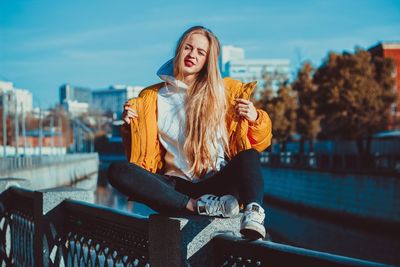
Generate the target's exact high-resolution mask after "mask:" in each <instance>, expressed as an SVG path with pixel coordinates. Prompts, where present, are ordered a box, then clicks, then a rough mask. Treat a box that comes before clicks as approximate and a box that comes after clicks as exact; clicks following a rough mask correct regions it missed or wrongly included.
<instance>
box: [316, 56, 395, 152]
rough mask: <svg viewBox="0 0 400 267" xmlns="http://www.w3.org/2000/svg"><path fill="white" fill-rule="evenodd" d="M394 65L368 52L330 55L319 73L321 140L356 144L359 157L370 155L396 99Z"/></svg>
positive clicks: (318, 97) (317, 81)
mask: <svg viewBox="0 0 400 267" xmlns="http://www.w3.org/2000/svg"><path fill="white" fill-rule="evenodd" d="M393 68H394V64H393V62H392V61H391V60H389V59H383V58H373V57H372V56H371V54H370V53H369V52H368V51H365V50H362V49H360V48H356V50H355V53H354V54H352V53H348V52H343V53H342V54H336V53H330V54H329V55H328V57H327V58H326V59H325V60H324V61H323V63H322V65H321V66H320V67H319V68H318V69H317V71H316V73H315V75H314V83H315V84H316V85H317V86H318V90H317V100H318V104H319V106H318V111H319V114H321V115H322V116H323V117H322V121H321V127H322V132H321V136H322V137H324V138H330V139H347V140H349V139H350V140H356V141H357V146H358V150H359V153H360V154H369V153H370V144H371V139H372V135H373V134H374V133H375V132H377V131H381V130H384V129H386V127H387V125H388V120H389V117H390V106H391V105H392V103H393V102H394V101H395V99H396V93H395V91H394V77H393V75H392V74H393Z"/></svg>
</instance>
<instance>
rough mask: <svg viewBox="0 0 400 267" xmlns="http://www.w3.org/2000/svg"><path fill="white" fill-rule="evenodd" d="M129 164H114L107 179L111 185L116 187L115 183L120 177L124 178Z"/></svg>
mask: <svg viewBox="0 0 400 267" xmlns="http://www.w3.org/2000/svg"><path fill="white" fill-rule="evenodd" d="M127 164H129V163H126V162H113V163H111V164H110V166H109V167H108V169H107V177H108V181H109V182H110V184H111V185H115V182H116V181H117V180H118V178H119V177H121V176H122V174H123V172H124V169H126V167H127V166H126V165H127Z"/></svg>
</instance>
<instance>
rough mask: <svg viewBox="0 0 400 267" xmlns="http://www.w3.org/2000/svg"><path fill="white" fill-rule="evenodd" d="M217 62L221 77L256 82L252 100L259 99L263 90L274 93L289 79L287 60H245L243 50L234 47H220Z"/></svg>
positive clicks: (288, 63)
mask: <svg viewBox="0 0 400 267" xmlns="http://www.w3.org/2000/svg"><path fill="white" fill-rule="evenodd" d="M219 62H220V68H221V73H222V76H223V77H232V78H233V79H237V80H240V81H242V82H251V81H257V82H258V83H257V88H256V90H255V91H254V93H253V98H254V99H259V98H260V96H261V92H262V91H263V90H264V89H265V88H270V89H272V91H273V93H276V91H277V90H278V88H279V85H280V84H281V83H283V82H284V81H286V80H288V79H289V78H290V61H289V60H288V59H246V58H245V51H244V49H243V48H240V47H236V46H230V45H228V46H222V53H221V56H220V58H219Z"/></svg>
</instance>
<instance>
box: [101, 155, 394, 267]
mask: <svg viewBox="0 0 400 267" xmlns="http://www.w3.org/2000/svg"><path fill="white" fill-rule="evenodd" d="M107 165H108V164H107V163H102V164H101V166H100V173H99V180H98V186H97V189H96V202H97V204H99V205H104V206H107V207H112V208H115V209H118V210H123V211H127V212H132V213H136V214H140V215H143V216H148V215H149V214H152V213H155V212H154V211H153V210H152V209H150V208H149V207H147V206H146V205H143V204H141V203H137V202H132V201H127V198H126V196H124V195H122V194H121V193H119V192H118V191H117V190H115V189H114V188H112V187H111V186H110V185H109V184H108V182H107V178H106V175H105V172H104V170H105V169H106V167H107ZM264 173H265V172H264ZM314 174H315V173H314ZM264 178H266V177H264ZM263 206H264V208H265V210H266V214H267V217H266V227H267V229H268V232H269V235H270V238H271V240H272V241H274V242H278V243H284V244H289V245H294V246H297V247H303V248H308V249H313V250H319V251H323V252H328V253H333V254H338V255H343V256H349V257H354V258H360V259H365V260H371V261H377V262H382V263H388V264H394V265H398V266H400V238H399V234H398V233H396V232H398V231H396V229H397V230H398V229H399V228H397V227H398V225H392V224H390V225H386V224H376V223H372V224H365V223H363V222H360V220H359V219H354V218H352V217H348V216H340V215H335V214H334V215H332V216H327V215H326V214H324V213H322V214H321V213H318V212H312V211H308V210H307V209H305V208H304V207H302V208H297V207H296V206H290V205H289V206H288V205H283V204H282V203H279V201H278V202H277V201H274V200H273V199H268V198H266V200H265V202H264V203H263Z"/></svg>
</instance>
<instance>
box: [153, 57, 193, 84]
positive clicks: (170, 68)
mask: <svg viewBox="0 0 400 267" xmlns="http://www.w3.org/2000/svg"><path fill="white" fill-rule="evenodd" d="M157 76H158V77H160V79H161V80H163V81H165V82H166V83H168V84H170V85H172V86H173V87H175V88H180V89H187V88H188V85H187V84H186V83H184V82H183V81H181V80H178V79H176V78H175V77H174V59H173V58H171V59H170V60H168V61H167V62H165V63H164V64H163V65H162V66H161V67H160V68H159V69H158V71H157Z"/></svg>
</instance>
